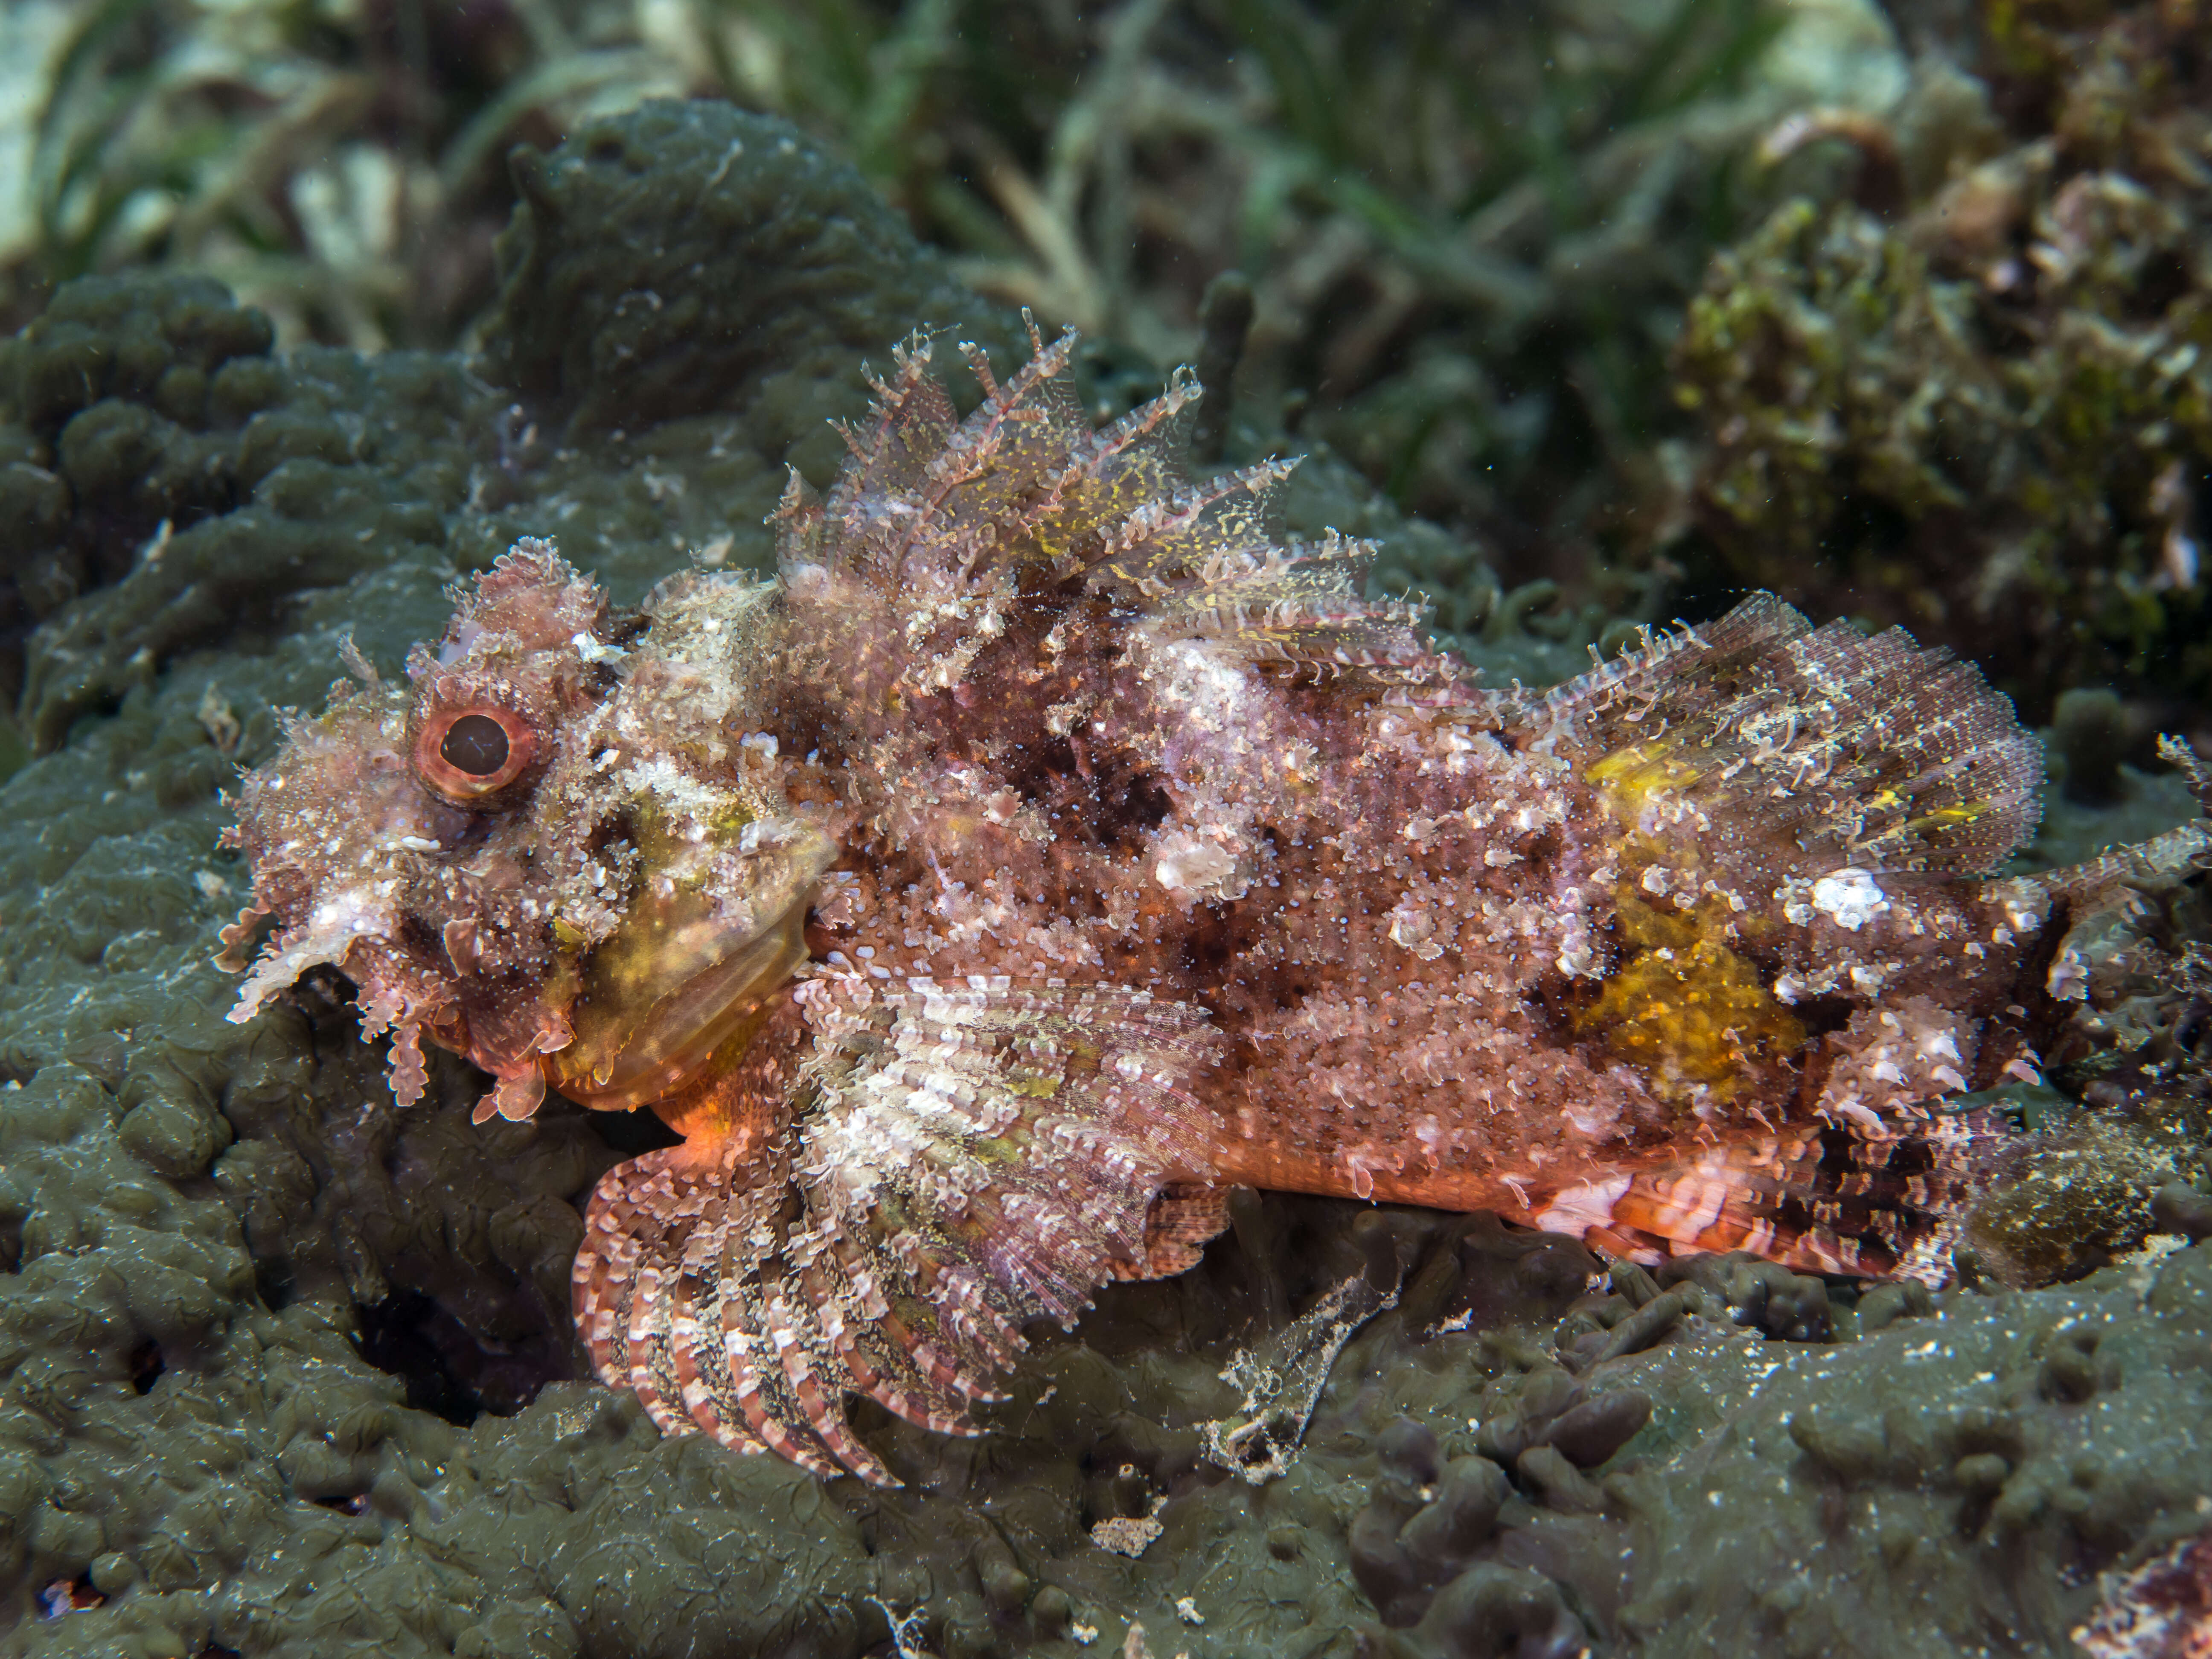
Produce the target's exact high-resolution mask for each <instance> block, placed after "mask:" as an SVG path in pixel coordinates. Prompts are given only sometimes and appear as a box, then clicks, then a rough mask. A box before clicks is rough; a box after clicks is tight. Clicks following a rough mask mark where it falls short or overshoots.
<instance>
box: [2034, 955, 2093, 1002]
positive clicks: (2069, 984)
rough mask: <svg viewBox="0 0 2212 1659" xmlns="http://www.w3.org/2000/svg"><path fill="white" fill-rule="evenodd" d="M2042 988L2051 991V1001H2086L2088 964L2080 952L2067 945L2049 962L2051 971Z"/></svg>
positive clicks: (2087, 993) (2087, 997)
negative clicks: (2055, 959) (2054, 959)
mask: <svg viewBox="0 0 2212 1659" xmlns="http://www.w3.org/2000/svg"><path fill="white" fill-rule="evenodd" d="M2043 983H2044V988H2045V990H2047V991H2049V992H2050V993H2051V1000H2052V1001H2053V1002H2087V1000H2089V964H2088V963H2087V962H2085V961H2083V960H2082V958H2081V952H2080V951H2077V950H2075V948H2074V947H2073V946H2072V945H2068V946H2067V947H2066V948H2065V949H2064V950H2063V951H2060V952H2059V953H2058V959H2057V961H2056V962H2054V963H2051V972H2050V973H2049V974H2048V975H2045V978H2044V981H2043Z"/></svg>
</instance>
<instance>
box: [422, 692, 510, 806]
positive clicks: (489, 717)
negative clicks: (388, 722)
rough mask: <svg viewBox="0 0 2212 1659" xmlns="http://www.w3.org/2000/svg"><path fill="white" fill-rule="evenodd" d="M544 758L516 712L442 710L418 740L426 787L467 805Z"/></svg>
mask: <svg viewBox="0 0 2212 1659" xmlns="http://www.w3.org/2000/svg"><path fill="white" fill-rule="evenodd" d="M537 752H538V738H537V735H536V734H535V733H534V732H532V730H531V729H530V726H529V723H528V722H527V721H526V720H524V719H523V718H522V716H521V715H520V714H516V713H515V712H514V711H513V709H511V708H495V707H483V708H448V709H441V710H439V711H438V712H437V713H435V714H431V715H430V716H429V717H428V719H426V720H424V721H423V722H422V732H421V734H420V735H419V736H418V737H417V738H416V740H415V769H416V772H417V773H418V774H420V775H421V776H422V781H423V782H425V783H427V784H428V785H429V786H430V787H432V788H433V789H435V790H436V791H437V792H438V793H440V794H441V795H444V796H446V797H447V799H451V800H454V801H459V802H460V803H461V804H463V805H467V804H468V803H470V802H471V801H476V800H481V799H483V797H485V796H487V795H489V794H493V793H496V792H497V791H499V790H501V789H504V788H505V787H507V785H508V784H510V783H512V782H513V781H514V780H515V779H516V778H518V777H520V775H522V772H523V770H524V769H525V768H526V767H527V766H528V765H529V764H530V763H531V761H532V758H533V757H535V756H536V754H537Z"/></svg>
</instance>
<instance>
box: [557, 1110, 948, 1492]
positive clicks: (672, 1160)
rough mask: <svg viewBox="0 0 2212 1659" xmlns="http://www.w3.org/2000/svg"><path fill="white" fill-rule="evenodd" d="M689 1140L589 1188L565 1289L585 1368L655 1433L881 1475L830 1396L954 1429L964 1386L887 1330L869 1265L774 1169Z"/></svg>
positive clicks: (776, 1165)
mask: <svg viewBox="0 0 2212 1659" xmlns="http://www.w3.org/2000/svg"><path fill="white" fill-rule="evenodd" d="M700 1150H701V1149H699V1148H698V1147H697V1146H696V1145H686V1146H678V1147H671V1148H668V1149H666V1150H665V1151H662V1152H651V1153H647V1155H646V1156H645V1157H643V1158H637V1159H635V1160H634V1161H632V1162H630V1163H628V1164H621V1165H619V1166H617V1168H615V1169H613V1170H610V1171H608V1173H607V1174H606V1176H604V1177H603V1178H602V1179H601V1181H600V1182H599V1188H598V1189H597V1190H596V1191H595V1192H594V1193H593V1194H592V1202H591V1206H590V1209H589V1212H588V1213H587V1215H586V1221H585V1237H584V1243H583V1244H582V1246H581V1248H580V1249H579V1250H578V1251H577V1253H576V1264H575V1268H574V1275H573V1284H574V1302H575V1314H576V1322H577V1328H578V1330H579V1332H580V1334H581V1335H582V1337H583V1339H584V1342H585V1345H586V1347H587V1348H588V1349H589V1351H590V1353H591V1357H592V1366H593V1368H594V1369H595V1370H597V1371H598V1373H599V1376H600V1378H601V1380H602V1381H604V1382H605V1383H607V1384H608V1385H609V1386H610V1387H612V1388H617V1389H629V1391H630V1392H631V1393H633V1394H635V1395H636V1396H637V1398H638V1401H639V1402H640V1403H641V1405H643V1406H644V1407H645V1409H646V1412H647V1414H648V1415H649V1416H651V1417H652V1419H653V1422H654V1423H655V1424H656V1425H659V1428H660V1429H661V1431H662V1432H664V1433H666V1434H691V1433H701V1432H703V1433H705V1434H708V1435H709V1436H711V1437H713V1438H714V1439H715V1440H717V1441H719V1442H720V1443H722V1444H723V1445H725V1446H727V1447H729V1448H730V1449H732V1450H733V1451H741V1452H760V1451H773V1452H776V1453H778V1454H780V1455H782V1456H784V1457H787V1458H789V1459H790V1460H791V1461H792V1462H794V1463H798V1464H799V1465H800V1466H801V1467H803V1468H808V1469H811V1470H813V1471H814V1472H815V1473H817V1474H823V1475H834V1474H842V1473H844V1472H846V1471H848V1470H849V1471H851V1472H852V1473H854V1474H858V1475H860V1477H861V1478H862V1479H864V1480H868V1481H870V1482H872V1483H873V1484H876V1485H883V1486H889V1485H895V1484H896V1482H895V1481H894V1480H892V1478H891V1475H890V1471H889V1470H888V1469H886V1468H884V1465H883V1462H882V1460H881V1459H879V1458H878V1457H877V1455H875V1454H874V1453H873V1452H872V1451H870V1450H869V1449H867V1447H866V1446H865V1445H863V1444H862V1443H860V1439H859V1437H857V1436H855V1435H854V1432H853V1431H852V1429H851V1426H850V1425H848V1422H847V1421H846V1417H845V1407H844V1396H845V1395H846V1394H847V1393H848V1392H855V1393H862V1394H866V1395H871V1396H872V1397H874V1398H876V1399H878V1400H880V1401H883V1402H884V1405H885V1406H886V1407H889V1408H890V1409H891V1410H893V1411H896V1412H897V1413H899V1414H900V1415H902V1416H903V1417H908V1418H909V1419H913V1420H915V1421H918V1422H926V1423H927V1424H928V1425H930V1426H932V1427H934V1428H939V1429H943V1430H947V1431H955V1432H959V1431H965V1430H966V1427H967V1425H966V1421H965V1418H964V1416H963V1412H964V1408H965V1406H966V1404H967V1401H968V1400H969V1398H971V1397H972V1396H973V1394H974V1393H975V1390H974V1389H963V1388H962V1387H961V1386H960V1385H961V1383H963V1381H964V1380H965V1378H964V1376H963V1374H962V1373H960V1372H959V1371H957V1370H956V1369H954V1368H952V1367H949V1366H946V1365H945V1364H942V1363H941V1362H939V1361H937V1360H935V1359H934V1358H933V1356H931V1355H930V1354H929V1353H927V1352H926V1350H923V1349H921V1348H920V1347H919V1346H910V1345H907V1344H904V1343H902V1341H901V1340H900V1338H901V1335H902V1333H901V1331H900V1329H899V1327H898V1325H897V1322H896V1320H895V1319H892V1318H890V1317H887V1316H886V1315H887V1312H888V1310H885V1309H884V1307H883V1305H882V1303H881V1298H880V1297H879V1296H878V1294H877V1293H876V1291H875V1289H874V1286H873V1285H872V1282H871V1279H870V1273H869V1271H868V1268H867V1267H866V1265H865V1264H861V1263H858V1262H856V1261H854V1260H853V1258H852V1255H851V1253H850V1252H842V1251H841V1250H840V1249H839V1241H837V1240H836V1238H835V1237H833V1236H831V1235H830V1234H829V1232H828V1231H825V1230H824V1228H823V1226H822V1225H821V1224H820V1222H819V1221H818V1219H817V1218H815V1217H813V1216H811V1215H810V1214H809V1213H808V1211H807V1206H806V1204H805V1195H804V1194H803V1193H802V1192H801V1191H800V1190H799V1188H798V1187H797V1186H795V1185H794V1184H793V1182H792V1180H791V1177H790V1172H789V1170H788V1169H787V1167H785V1166H783V1165H782V1164H781V1163H780V1162H771V1163H769V1164H768V1166H767V1167H754V1168H746V1167H744V1165H743V1164H740V1163H739V1162H738V1161H737V1160H735V1159H729V1160H724V1161H719V1162H718V1161H714V1160H710V1159H705V1158H702V1157H701V1156H700Z"/></svg>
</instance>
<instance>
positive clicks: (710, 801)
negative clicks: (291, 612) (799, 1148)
mask: <svg viewBox="0 0 2212 1659" xmlns="http://www.w3.org/2000/svg"><path fill="white" fill-rule="evenodd" d="M770 592H771V590H769V588H767V587H766V586H763V585H760V584H755V583H750V582H748V581H746V580H744V579H742V578H737V577H707V576H696V577H686V578H681V579H678V580H676V581H673V582H671V583H668V584H665V585H664V586H663V587H662V588H661V589H659V590H658V591H657V592H655V594H654V595H653V597H652V598H651V599H648V600H647V603H646V605H645V606H644V607H643V608H642V609H641V610H639V611H618V610H617V609H616V608H615V607H613V606H611V605H609V603H608V602H607V599H606V596H605V592H603V591H602V590H601V589H600V588H599V586H597V585H596V584H594V583H592V582H591V581H590V580H586V579H585V578H583V577H580V576H579V575H577V574H575V573H574V571H573V570H571V569H570V568H568V565H566V564H565V563H564V562H562V560H561V559H560V558H559V557H558V556H557V555H556V554H555V552H554V551H553V550H552V548H551V547H550V544H544V543H542V542H537V541H525V542H522V543H520V544H517V546H516V548H515V549H514V550H513V551H512V552H510V553H508V554H507V555H506V556H503V557H502V558H501V559H500V560H499V561H498V562H496V563H495V565H494V566H493V567H492V568H490V569H489V570H487V571H486V572H484V573H483V574H482V575H481V576H480V577H479V578H478V579H477V581H476V582H475V583H474V585H473V586H471V587H469V588H465V589H463V590H461V591H459V592H457V594H456V596H455V597H456V605H455V610H454V613H453V618H452V620H451V622H450V623H448V625H447V629H446V630H445V632H444V634H443V635H441V637H440V639H439V640H438V641H435V643H433V644H428V645H422V646H417V647H416V649H415V650H414V652H413V653H411V654H410V657H409V659H408V665H407V678H406V682H405V684H388V683H386V682H385V681H383V680H382V679H381V678H379V677H378V676H377V675H376V674H375V672H374V671H373V670H371V669H369V668H368V665H367V664H366V663H364V662H362V661H360V660H359V659H358V658H357V657H356V658H355V659H354V666H355V671H356V678H357V679H358V681H359V684H355V685H352V686H348V687H343V688H341V689H339V690H337V691H335V692H334V693H333V695H332V696H331V702H330V704H329V707H328V708H327V709H326V710H325V713H324V714H321V715H320V716H319V717H318V718H315V719H312V720H308V719H295V720H292V721H291V722H289V726H288V727H287V730H286V732H285V737H284V741H283V744H282V746H281V748H280V749H279V750H278V752H277V753H276V755H275V756H274V757H272V758H271V759H270V760H269V761H268V762H267V763H264V764H263V765H261V766H259V767H258V768H255V769H253V770H252V771H251V772H249V773H248V774H247V775H246V777H245V779H244V781H243V782H242V784H241V786H240V789H239V791H238V793H237V797H236V799H235V803H234V804H235V806H236V809H237V821H236V823H234V826H233V827H232V828H231V829H230V830H229V831H228V833H227V836H226V839H227V840H228V842H229V843H230V844H231V845H233V846H235V847H237V848H240V850H241V851H242V852H243V853H244V854H245V855H246V860H247V861H248V863H249V865H250V866H251V868H252V874H253V902H252V905H251V906H250V907H249V908H248V909H247V910H246V914H245V915H243V916H241V918H240V924H239V926H238V927H235V928H234V929H232V930H230V931H229V932H228V933H226V935H225V942H226V945H228V947H229V948H228V951H227V952H226V956H227V957H228V961H227V962H226V965H228V966H230V967H233V968H243V967H245V966H246V964H245V963H244V961H243V957H242V950H241V947H242V946H243V945H245V943H246V939H248V938H249V937H250V936H251V934H252V932H253V931H254V929H255V928H256V927H258V922H259V921H260V919H261V918H262V917H264V916H266V917H270V918H271V919H273V921H274V927H273V929H272V930H271V932H270V936H269V938H268V939H267V940H266V941H265V942H264V945H263V946H262V948H261V951H260V953H259V955H258V959H257V960H255V961H254V962H253V963H252V967H251V969H250V970H249V971H248V973H247V977H246V983H245V986H244V987H243V990H242V992H241V994H240V998H239V1000H238V1003H237V1006H235V1007H234V1009H233V1010H232V1011H231V1015H230V1017H231V1018H232V1019H234V1020H237V1021H241V1022H242V1021H244V1020H246V1019H249V1018H252V1017H253V1015H254V1014H255V1013H256V1012H258V1010H259V1009H260V1008H261V1007H262V1006H264V1004H265V1003H266V1002H267V1001H268V1000H270V998H271V997H273V996H275V995H276V994H277V993H278V992H280V991H282V990H283V988H284V987H287V986H289V985H290V984H292V983H293V982H294V981H295V980H297V979H298V978H299V976H300V975H301V974H303V973H305V972H307V970H308V969H312V968H314V967H317V966H327V967H330V968H332V969H337V971H338V972H339V973H341V974H343V975H345V976H346V977H347V978H348V979H349V980H351V981H353V983H354V986H355V987H356V995H357V998H358V1000H359V1003H360V1005H361V1007H362V1012H363V1017H364V1018H363V1035H364V1036H370V1037H373V1036H378V1035H380V1034H381V1033H382V1032H384V1031H386V1030H390V1031H391V1032H392V1034H393V1041H392V1066H391V1074H392V1088H393V1092H394V1094H395V1095H396V1096H397V1097H398V1099H399V1100H400V1101H401V1103H403V1104H408V1103H412V1102H413V1101H415V1100H416V1099H418V1098H420V1097H421V1096H422V1092H423V1090H424V1086H425V1081H426V1073H425V1070H424V1066H423V1062H422V1053H421V1041H422V1037H423V1036H428V1037H429V1038H431V1039H432V1040H433V1041H435V1042H439V1043H441V1044H442V1045H443V1046H445V1047H447V1048H452V1049H453V1050H455V1051H456V1052H458V1053H459V1054H464V1055H465V1056H466V1057H467V1058H468V1059H470V1060H472V1061H473V1062H475V1063H476V1064H477V1066H481V1067H483V1069H484V1070H485V1071H487V1072H489V1073H491V1074H492V1076H493V1078H494V1079H495V1085H494V1087H493V1089H492V1091H491V1092H490V1093H489V1094H488V1095H487V1096H486V1097H484V1100H483V1103H481V1104H480V1105H479V1106H478V1109H477V1116H478V1118H479V1119H480V1120H481V1119H483V1118H485V1117H489V1116H490V1115H494V1114H497V1115H504V1116H507V1117H513V1118H519V1117H526V1116H528V1115H530V1114H531V1113H532V1111H534V1110H535V1109H536V1108H537V1106H538V1103H539V1101H540V1100H541V1099H542V1098H543V1097H544V1090H545V1088H546V1087H547V1086H548V1085H550V1086H552V1087H553V1088H555V1089H557V1090H559V1091H561V1092H562V1093H563V1094H566V1095H568V1097H570V1098H572V1099H574V1100H577V1101H579V1102H580V1103H583V1104H586V1105H588V1106H593V1107H599V1108H603V1109H629V1108H631V1107H635V1106H638V1105H642V1104H645V1103H648V1102H650V1101H652V1100H653V1099H656V1098H658V1097H660V1096H661V1095H662V1094H664V1093H665V1092H667V1091H671V1090H673V1089H675V1088H678V1087H680V1086H682V1085H684V1083H686V1082H688V1081H690V1080H692V1079H695V1078H696V1077H697V1076H698V1075H699V1074H700V1073H702V1071H703V1070H704V1069H705V1068H707V1067H708V1066H710V1065H713V1064H716V1063H726V1062H727V1061H728V1060H730V1059H732V1058H733V1057H734V1054H736V1053H738V1052H741V1051H742V1048H743V1045H744V1042H745V1041H746V1040H747V1039H748V1038H749V1037H750V1035H751V1033H752V1031H753V1030H754V1029H755V1028H756V1027H757V1024H758V1022H759V1020H760V1019H761V1018H763V1011H764V1009H766V1007H767V1006H769V1002H770V1000H771V999H772V998H773V997H774V995H775V993H776V991H777V990H778V989H779V988H780V987H781V986H782V985H783V984H784V983H785V981H787V980H788V979H789V977H790V976H791V975H792V973H793V970H794V969H796V968H797V967H798V966H799V964H800V963H803V962H804V961H805V955H806V948H805V939H804V927H805V917H806V912H807V908H808V906H809V904H810V903H811V899H812V896H813V891H814V887H815V884H816V881H817V878H819V877H820V876H821V875H822V873H823V872H824V871H825V870H826V869H827V868H828V867H829V864H830V863H831V861H832V860H834V858H835V857H836V846H835V842H834V840H833V838H832V837H831V836H830V835H829V833H828V831H827V830H826V829H824V828H823V826H822V824H821V823H819V822H817V821H816V820H813V819H810V818H808V817H804V816H800V815H797V814H794V813H793V812H792V811H790V810H789V809H788V807H787V805H786V804H785V802H784V800H783V798H782V794H781V790H780V788H779V787H777V783H776V778H777V776H778V769H777V767H776V764H775V761H776V756H775V745H774V743H773V740H772V739H769V738H764V737H763V736H762V735H761V734H759V733H757V732H750V730H749V729H748V727H747V723H746V721H745V719H744V715H745V714H746V712H747V700H746V695H745V693H746V688H747V685H748V684H749V681H748V677H747V673H746V670H747V666H748V662H749V659H750V655H751V653H752V651H753V649H754V647H755V645H756V643H757V637H758V633H759V627H760V624H761V621H762V618H763V616H764V614H765V612H766V611H767V609H768V608H769V605H771V603H772V601H771V599H770Z"/></svg>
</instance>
